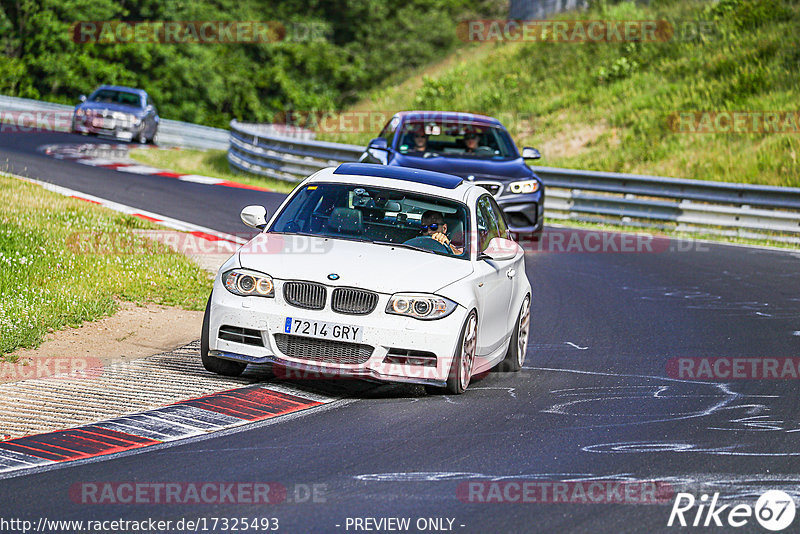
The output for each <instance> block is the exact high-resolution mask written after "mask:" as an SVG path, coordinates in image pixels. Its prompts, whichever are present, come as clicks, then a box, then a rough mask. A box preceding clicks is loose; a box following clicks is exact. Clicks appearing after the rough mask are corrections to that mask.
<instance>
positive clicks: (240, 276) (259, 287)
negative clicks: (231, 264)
mask: <svg viewBox="0 0 800 534" xmlns="http://www.w3.org/2000/svg"><path fill="white" fill-rule="evenodd" d="M222 283H223V284H224V285H225V289H227V290H228V291H230V292H231V293H233V294H234V295H239V296H240V297H250V296H252V297H274V296H275V284H274V283H273V282H272V277H271V276H269V275H267V274H261V273H256V272H252V271H245V270H242V269H234V270H232V271H228V272H227V273H225V274H224V275H222Z"/></svg>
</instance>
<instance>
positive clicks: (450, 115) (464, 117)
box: [395, 110, 502, 126]
mask: <svg viewBox="0 0 800 534" xmlns="http://www.w3.org/2000/svg"><path fill="white" fill-rule="evenodd" d="M395 116H396V117H399V118H401V119H403V120H404V121H408V120H419V121H434V122H435V121H446V122H457V123H470V124H480V125H483V126H502V124H501V123H500V121H499V120H497V119H495V118H494V117H489V116H487V115H478V114H477V113H464V112H461V111H421V110H420V111H400V112H399V113H397V114H396V115H395Z"/></svg>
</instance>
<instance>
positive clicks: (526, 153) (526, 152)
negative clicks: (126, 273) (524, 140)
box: [522, 146, 542, 159]
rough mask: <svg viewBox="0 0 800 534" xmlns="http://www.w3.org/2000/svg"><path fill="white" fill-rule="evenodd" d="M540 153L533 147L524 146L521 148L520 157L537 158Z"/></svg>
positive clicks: (539, 156)
mask: <svg viewBox="0 0 800 534" xmlns="http://www.w3.org/2000/svg"><path fill="white" fill-rule="evenodd" d="M541 157H542V155H541V154H539V151H538V150H536V149H535V148H531V147H529V146H526V147H525V148H523V149H522V159H539V158H541Z"/></svg>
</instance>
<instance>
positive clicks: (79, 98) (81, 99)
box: [78, 95, 86, 102]
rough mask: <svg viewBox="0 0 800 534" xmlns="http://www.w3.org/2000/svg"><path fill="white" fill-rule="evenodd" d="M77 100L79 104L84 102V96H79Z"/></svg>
mask: <svg viewBox="0 0 800 534" xmlns="http://www.w3.org/2000/svg"><path fill="white" fill-rule="evenodd" d="M78 100H80V101H81V102H86V95H81V96H79V97H78Z"/></svg>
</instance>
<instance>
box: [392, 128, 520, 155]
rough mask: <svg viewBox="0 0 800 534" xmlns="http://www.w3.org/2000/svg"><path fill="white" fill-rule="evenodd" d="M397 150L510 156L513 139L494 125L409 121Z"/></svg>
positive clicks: (436, 153) (438, 153)
mask: <svg viewBox="0 0 800 534" xmlns="http://www.w3.org/2000/svg"><path fill="white" fill-rule="evenodd" d="M400 134H401V138H400V141H399V143H400V144H399V145H398V147H397V150H398V151H399V152H400V153H401V154H404V155H406V156H417V157H436V156H445V157H456V158H478V159H509V158H514V157H516V154H515V150H514V148H513V145H512V143H511V139H510V138H509V137H508V135H507V134H505V132H504V131H503V130H502V129H501V128H497V127H494V126H485V125H479V124H465V123H461V122H453V123H448V122H445V121H406V122H405V123H404V124H403V128H402V131H401V132H400Z"/></svg>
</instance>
